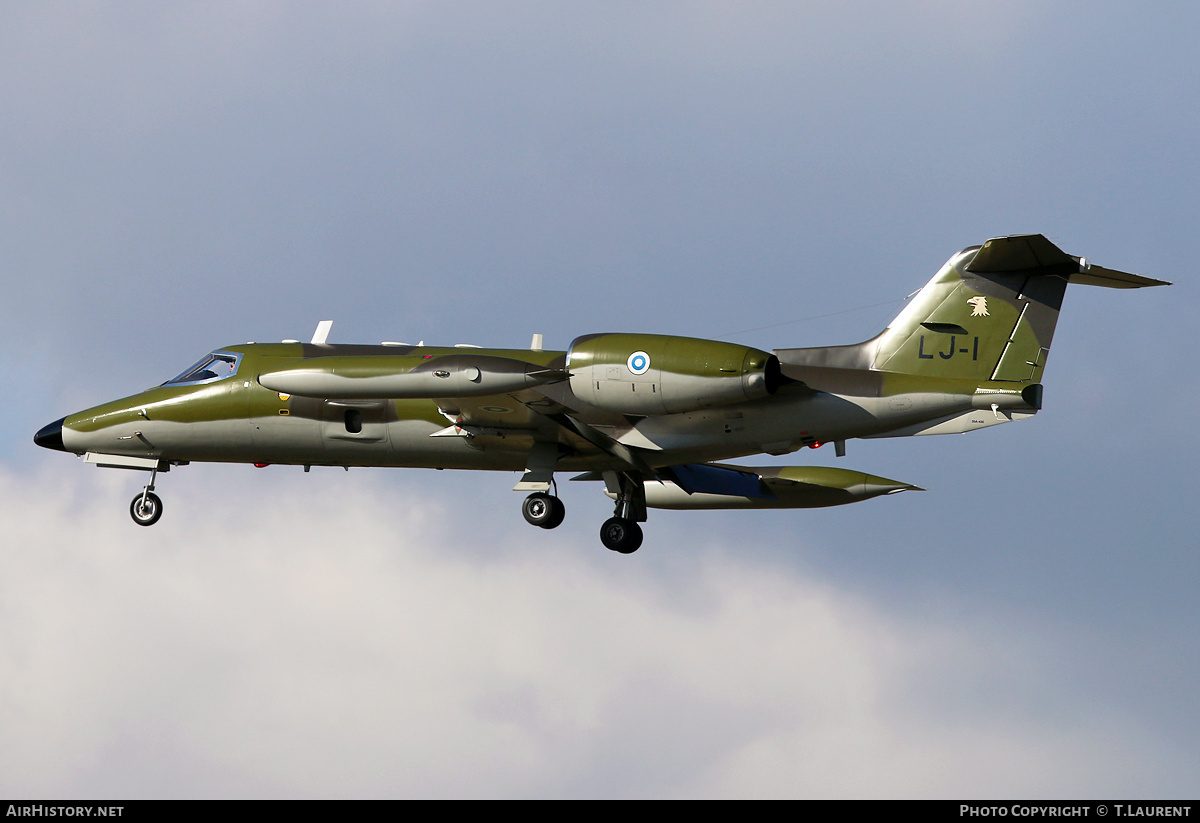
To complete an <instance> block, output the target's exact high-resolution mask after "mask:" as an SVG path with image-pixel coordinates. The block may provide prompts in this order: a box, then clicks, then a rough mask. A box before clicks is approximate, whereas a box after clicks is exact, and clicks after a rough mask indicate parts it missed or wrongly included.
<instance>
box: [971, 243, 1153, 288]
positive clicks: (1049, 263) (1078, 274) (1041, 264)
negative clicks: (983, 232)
mask: <svg viewBox="0 0 1200 823" xmlns="http://www.w3.org/2000/svg"><path fill="white" fill-rule="evenodd" d="M967 271H970V272H975V273H978V274H1005V273H1009V272H1033V273H1036V274H1061V275H1064V276H1066V277H1067V279H1068V280H1069V281H1070V282H1071V283H1079V284H1081V285H1085V286H1105V287H1107V288H1110V289H1138V288H1142V287H1144V286H1169V285H1171V284H1170V283H1168V282H1167V281H1166V280H1155V279H1153V278H1151V277H1143V276H1142V275H1140V274H1130V273H1129V272H1123V271H1117V270H1116V269H1106V268H1104V267H1103V266H1093V265H1091V264H1090V263H1088V261H1087V260H1086V259H1084V258H1080V257H1075V256H1073V255H1070V254H1067V253H1066V252H1064V251H1063V250H1062V249H1060V248H1059V247H1058V246H1056V245H1054V244H1053V243H1051V242H1050V241H1049V240H1047V239H1046V238H1045V236H1044V235H1041V234H1018V235H1013V236H1011V237H993V238H992V239H991V240H989V241H987V242H986V243H984V244H983V246H982V247H980V249H979V251H977V252H976V253H975V258H974V259H973V260H972V261H971V262H970V264H968V265H967Z"/></svg>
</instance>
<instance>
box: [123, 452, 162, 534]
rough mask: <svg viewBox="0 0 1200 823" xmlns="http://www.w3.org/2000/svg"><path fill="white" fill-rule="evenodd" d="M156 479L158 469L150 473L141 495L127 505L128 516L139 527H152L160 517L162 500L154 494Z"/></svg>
mask: <svg viewBox="0 0 1200 823" xmlns="http://www.w3.org/2000/svg"><path fill="white" fill-rule="evenodd" d="M156 477H158V467H155V468H154V469H153V470H151V472H150V482H149V483H147V484H146V485H145V486H143V487H142V493H141V494H139V495H138V496H137V497H135V498H133V500H132V501H131V502H130V503H129V516H130V517H132V518H133V522H134V523H137V524H138V525H139V526H153V525H154V524H155V523H157V522H158V518H160V517H162V512H163V504H162V500H161V499H160V498H159V496H158V495H157V494H155V493H154V478H156Z"/></svg>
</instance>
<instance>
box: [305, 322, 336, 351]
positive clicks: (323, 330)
mask: <svg viewBox="0 0 1200 823" xmlns="http://www.w3.org/2000/svg"><path fill="white" fill-rule="evenodd" d="M332 328H333V321H332V320H322V321H321V322H320V323H318V324H317V330H316V331H315V332H313V337H312V340H311V341H310V342H311V343H312V345H314V346H324V345H325V341H326V340H328V339H329V330H330V329H332Z"/></svg>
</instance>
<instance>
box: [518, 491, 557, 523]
mask: <svg viewBox="0 0 1200 823" xmlns="http://www.w3.org/2000/svg"><path fill="white" fill-rule="evenodd" d="M521 514H523V515H525V522H526V523H528V524H529V525H531V526H537V527H539V528H542V529H553V528H557V527H558V526H559V525H560V524H561V523H562V522H563V518H564V517H566V516H567V507H566V506H564V505H563V502H562V501H561V500H559V499H558V498H557V497H553V496H552V495H549V494H546V493H545V492H534V493H533V494H531V495H529V496H528V497H526V498H525V502H524V503H522V504H521Z"/></svg>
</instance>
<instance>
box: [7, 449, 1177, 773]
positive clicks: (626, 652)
mask: <svg viewBox="0 0 1200 823" xmlns="http://www.w3.org/2000/svg"><path fill="white" fill-rule="evenodd" d="M317 474H318V473H317V472H314V474H313V475H312V476H309V477H306V478H305V479H304V480H303V481H302V482H301V481H298V480H297V478H296V477H295V475H284V474H283V473H282V472H280V473H279V474H277V475H274V476H272V483H271V484H270V487H269V490H268V489H267V488H266V487H265V486H264V484H262V483H261V482H258V483H251V482H247V481H243V480H240V479H239V478H240V477H245V475H238V474H237V473H236V472H227V473H225V474H224V475H223V476H220V477H218V478H214V477H213V475H211V474H210V475H208V476H207V479H205V476H198V477H200V478H201V479H200V480H199V481H197V480H196V477H197V476H193V477H191V478H190V479H189V480H188V481H187V482H186V483H175V485H174V489H173V492H174V494H173V495H172V496H169V497H168V499H167V510H166V514H165V515H164V519H163V521H162V522H161V523H160V524H159V525H158V526H156V527H154V528H153V529H145V530H143V529H139V528H138V527H137V526H135V525H134V524H133V523H132V522H130V521H129V520H128V518H127V516H126V515H125V514H124V512H123V509H124V508H125V506H126V505H127V500H126V498H127V497H130V496H132V490H133V489H134V488H135V487H136V482H137V481H136V480H135V481H134V482H129V481H130V476H129V475H126V474H123V473H111V474H107V475H105V474H91V473H89V474H88V475H86V476H84V477H83V479H78V478H79V477H80V475H78V474H77V475H74V476H73V477H74V478H75V479H70V478H71V477H72V475H68V474H66V473H64V474H63V475H62V476H63V477H67V478H68V480H66V481H63V480H62V479H61V478H59V477H51V476H49V475H43V476H41V477H28V476H18V475H15V474H13V473H11V472H10V471H4V472H3V473H2V474H0V500H3V501H5V502H4V504H3V509H0V531H2V533H3V534H4V535H5V536H6V537H5V549H4V552H3V559H2V561H0V564H2V566H0V604H2V607H0V638H2V640H0V644H2V645H0V673H2V674H0V775H2V777H0V790H2V791H4V792H6V793H9V794H23V795H41V796H56V797H63V796H85V795H86V796H96V797H105V796H118V797H134V796H785V797H792V796H813V795H832V796H913V795H916V796H929V795H934V796H938V795H959V796H961V795H964V794H965V795H979V796H983V795H987V796H1003V795H1019V796H1029V795H1037V794H1042V795H1059V796H1062V795H1087V794H1113V793H1121V792H1126V793H1137V790H1138V788H1139V787H1141V788H1142V789H1143V790H1145V789H1146V787H1147V786H1148V785H1149V784H1148V783H1147V779H1146V775H1147V774H1156V775H1158V776H1159V777H1157V778H1156V780H1159V781H1162V782H1161V784H1160V783H1158V782H1156V783H1154V784H1153V785H1154V786H1159V785H1161V786H1164V787H1165V786H1171V785H1176V786H1177V785H1178V783H1177V782H1176V783H1172V782H1171V781H1172V779H1175V780H1178V777H1177V774H1178V773H1174V774H1173V772H1172V769H1173V768H1175V769H1181V768H1184V767H1185V766H1186V764H1176V765H1175V766H1174V767H1172V766H1171V765H1170V759H1169V758H1168V756H1167V754H1168V753H1167V750H1166V749H1165V748H1164V746H1163V745H1162V743H1161V741H1158V740H1156V739H1155V737H1154V735H1153V734H1152V732H1151V731H1149V730H1147V729H1145V728H1143V727H1142V726H1141V725H1139V723H1138V722H1137V721H1136V720H1134V719H1132V718H1131V717H1128V716H1126V715H1124V714H1122V712H1121V710H1120V709H1119V708H1116V707H1110V706H1103V705H1101V706H1099V707H1097V706H1088V707H1086V708H1085V707H1084V704H1083V703H1080V702H1076V701H1075V698H1074V696H1073V695H1071V694H1070V693H1069V691H1068V689H1067V688H1066V686H1065V684H1063V683H1062V682H1059V678H1058V676H1057V675H1056V674H1055V673H1054V672H1052V671H1050V672H1048V671H1045V670H1044V664H1042V663H1040V662H1039V659H1040V658H1039V655H1038V654H1037V653H1036V650H1033V649H1029V648H1025V647H1024V646H1023V645H1022V641H1021V640H1020V638H1006V637H1004V636H1002V635H1001V633H999V632H996V631H990V632H989V631H985V630H983V629H980V628H979V627H974V628H970V627H967V628H963V627H959V628H955V627H950V626H945V625H941V626H939V625H935V624H934V623H933V622H931V621H930V620H929V619H921V620H917V619H913V618H911V617H905V616H901V615H897V614H895V613H889V611H888V610H886V609H883V608H880V607H879V606H876V605H873V604H871V603H869V602H865V601H864V600H862V599H861V598H859V597H856V596H853V595H851V594H848V593H846V592H844V591H839V590H838V589H837V588H835V587H834V586H832V585H830V584H828V583H825V582H822V581H820V580H813V579H808V578H806V577H804V576H801V575H798V574H796V573H795V572H791V571H785V570H781V569H778V568H767V567H763V566H761V565H756V564H755V563H754V562H752V561H748V560H746V559H744V558H743V559H734V558H733V556H732V555H727V554H724V553H722V552H720V551H715V550H703V551H696V552H693V553H692V554H691V556H690V557H689V558H688V561H689V564H690V565H689V566H688V568H689V570H688V571H685V572H684V573H682V574H676V575H670V576H664V575H661V574H653V573H651V571H650V569H651V566H652V565H653V562H654V555H652V554H651V555H647V554H645V553H643V554H642V555H635V556H633V557H631V558H624V557H619V556H617V555H609V554H608V553H605V552H603V551H602V550H600V549H599V548H598V547H597V546H593V545H591V542H590V541H588V542H587V543H586V544H585V545H582V546H581V545H579V543H578V539H577V537H576V532H574V531H572V530H569V529H566V528H564V529H563V530H561V531H562V534H561V535H560V534H557V533H556V534H555V535H554V539H553V540H552V541H550V543H551V544H552V545H547V544H546V542H545V541H539V544H538V545H537V546H536V547H532V546H528V547H527V546H523V545H522V543H523V540H524V538H525V537H527V533H526V532H524V531H522V532H520V533H516V534H509V533H508V531H507V528H508V527H507V526H505V527H504V529H505V530H504V531H493V529H494V528H495V525H496V524H494V523H486V522H481V523H478V524H477V526H476V528H477V529H478V531H477V532H474V533H475V534H477V535H478V539H479V540H480V541H481V542H487V543H490V544H493V545H494V553H493V554H492V555H491V556H489V557H480V555H479V552H478V551H477V548H476V547H464V546H462V545H461V544H460V543H459V540H460V537H461V534H462V533H470V532H465V530H460V531H459V532H455V531H454V530H453V529H450V528H446V527H444V526H443V525H441V524H443V523H446V522H448V520H449V519H450V518H449V514H450V511H449V508H448V507H446V506H443V505H442V504H439V503H438V502H437V501H436V500H435V499H433V498H428V499H425V498H422V497H420V496H418V495H414V494H410V495H409V496H408V502H407V503H404V504H400V505H397V503H396V499H395V498H394V497H390V496H388V495H387V494H385V492H384V490H383V489H382V488H381V487H382V486H384V485H385V484H383V483H381V482H380V481H379V476H378V475H372V474H370V473H358V474H353V473H352V474H351V475H342V474H341V473H337V474H336V475H335V474H334V473H332V472H330V473H327V475H326V476H325V477H324V478H316V475H317ZM313 478H315V479H316V482H315V483H314V481H313ZM335 478H336V479H335ZM171 479H172V480H173V481H174V480H175V475H171ZM256 479H258V478H256ZM214 481H215V482H214ZM326 481H328V485H326ZM193 483H195V485H192V484H193ZM64 486H65V487H64ZM188 486H191V488H190V489H189V488H187V487H188ZM206 500H211V501H213V502H212V504H211V505H206V504H205V503H204V501H206ZM589 537H590V530H589ZM667 539H669V538H667ZM659 542H660V543H661V541H659ZM650 548H651V547H648V549H650ZM653 549H655V550H657V551H660V552H661V551H665V550H664V549H663V548H661V547H660V546H655V547H653ZM1184 773H1191V771H1187V772H1184Z"/></svg>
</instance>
